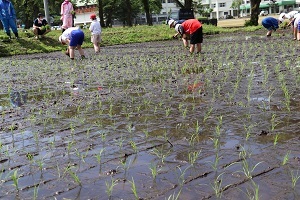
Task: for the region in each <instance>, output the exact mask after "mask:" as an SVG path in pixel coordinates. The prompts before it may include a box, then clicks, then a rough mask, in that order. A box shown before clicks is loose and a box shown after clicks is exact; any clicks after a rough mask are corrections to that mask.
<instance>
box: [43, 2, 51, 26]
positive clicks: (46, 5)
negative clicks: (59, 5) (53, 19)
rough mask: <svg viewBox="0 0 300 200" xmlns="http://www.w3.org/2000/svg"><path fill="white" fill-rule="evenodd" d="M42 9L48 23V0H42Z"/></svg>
mask: <svg viewBox="0 0 300 200" xmlns="http://www.w3.org/2000/svg"><path fill="white" fill-rule="evenodd" d="M44 10H45V17H46V20H47V22H48V23H49V24H50V14H49V7H48V0H44Z"/></svg>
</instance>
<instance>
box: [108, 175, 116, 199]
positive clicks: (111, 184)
mask: <svg viewBox="0 0 300 200" xmlns="http://www.w3.org/2000/svg"><path fill="white" fill-rule="evenodd" d="M105 185H106V190H105V192H106V194H107V196H108V199H111V198H112V192H113V189H114V187H115V186H116V185H117V180H114V179H113V178H112V177H111V180H110V181H105Z"/></svg>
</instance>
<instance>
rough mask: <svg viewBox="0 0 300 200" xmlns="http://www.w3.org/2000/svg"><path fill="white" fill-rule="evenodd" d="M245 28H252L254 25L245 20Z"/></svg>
mask: <svg viewBox="0 0 300 200" xmlns="http://www.w3.org/2000/svg"><path fill="white" fill-rule="evenodd" d="M245 26H254V24H252V22H251V20H246V21H245Z"/></svg>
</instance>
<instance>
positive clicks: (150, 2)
mask: <svg viewBox="0 0 300 200" xmlns="http://www.w3.org/2000/svg"><path fill="white" fill-rule="evenodd" d="M141 1H142V5H143V8H144V11H145V13H146V20H147V24H148V25H149V26H152V25H153V24H152V16H151V13H159V12H160V11H161V9H162V4H161V1H160V0H141Z"/></svg>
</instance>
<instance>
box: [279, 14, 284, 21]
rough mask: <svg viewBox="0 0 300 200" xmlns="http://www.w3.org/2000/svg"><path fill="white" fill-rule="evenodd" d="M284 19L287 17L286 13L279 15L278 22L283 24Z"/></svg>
mask: <svg viewBox="0 0 300 200" xmlns="http://www.w3.org/2000/svg"><path fill="white" fill-rule="evenodd" d="M284 17H285V13H281V14H280V15H279V18H278V20H279V21H281V22H283V20H284Z"/></svg>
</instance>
